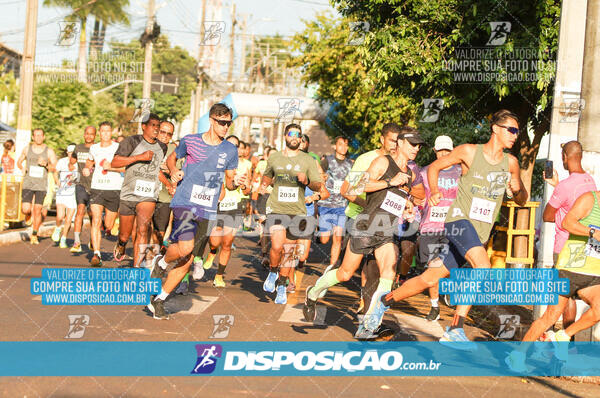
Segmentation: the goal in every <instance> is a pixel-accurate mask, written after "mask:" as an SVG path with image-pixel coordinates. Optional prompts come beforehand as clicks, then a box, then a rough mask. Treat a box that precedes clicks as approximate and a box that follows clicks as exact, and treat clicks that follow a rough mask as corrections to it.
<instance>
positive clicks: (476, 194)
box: [384, 110, 527, 350]
mask: <svg viewBox="0 0 600 398" xmlns="http://www.w3.org/2000/svg"><path fill="white" fill-rule="evenodd" d="M490 126H491V130H492V134H491V137H490V139H489V141H488V142H487V143H485V144H483V145H473V144H464V145H460V146H458V147H456V148H454V150H453V151H452V152H450V154H449V155H448V156H445V157H442V158H440V159H438V160H436V161H435V162H433V163H432V164H431V165H430V166H429V170H428V172H427V179H428V181H429V184H430V189H431V195H430V198H429V205H430V206H437V205H438V204H439V203H440V201H441V199H442V195H441V194H440V192H439V190H438V176H439V173H440V170H444V169H446V168H448V167H451V166H453V165H455V164H460V165H461V167H462V169H463V173H464V174H463V176H462V177H461V179H460V181H459V188H458V194H457V197H456V200H455V201H454V203H453V204H452V206H451V207H450V208H449V209H448V214H447V216H446V220H445V225H444V230H445V233H446V241H447V243H443V247H441V248H440V250H439V258H437V259H434V260H433V261H431V262H430V263H429V267H428V268H427V270H426V271H425V272H423V273H422V274H421V275H419V276H417V277H415V278H412V279H410V280H408V281H406V282H405V283H404V284H403V285H402V286H400V287H399V288H398V289H396V290H394V291H393V292H391V293H389V294H388V295H387V296H385V298H384V301H385V303H386V304H391V302H392V301H400V300H404V299H406V298H408V297H412V296H414V295H416V294H418V293H421V292H422V291H423V290H425V289H427V288H428V287H430V286H433V285H435V284H436V283H437V282H438V281H439V280H440V279H441V278H445V277H447V276H448V275H449V274H450V271H449V270H450V269H451V268H456V267H459V266H462V265H464V264H465V262H466V261H468V262H469V264H470V265H471V266H472V267H473V268H490V266H491V264H490V259H489V257H488V255H487V251H486V250H485V248H484V247H483V243H484V242H485V241H486V240H487V239H488V237H489V233H490V231H491V228H492V225H493V224H494V221H495V220H496V216H497V215H498V212H499V211H500V206H501V204H502V199H503V196H504V191H505V189H510V191H511V192H512V194H513V195H514V201H515V202H517V204H519V205H521V206H522V205H524V204H525V202H526V201H527V191H526V190H525V189H524V188H523V183H522V182H521V177H520V175H519V174H520V168H519V162H518V160H517V159H516V158H515V157H514V156H512V155H508V154H505V153H504V150H506V149H510V148H512V146H513V145H514V143H515V141H516V140H517V137H518V135H519V124H518V122H517V116H516V115H515V114H514V113H512V112H510V111H507V110H500V111H498V112H496V113H494V115H492V118H491V121H490ZM469 309H470V306H458V307H457V308H456V314H455V315H454V319H453V320H452V324H451V326H450V327H449V328H447V329H446V332H445V333H444V335H443V336H442V338H441V339H440V342H442V343H448V344H451V345H452V347H453V348H458V349H464V350H471V349H474V347H473V344H472V343H470V341H469V339H468V338H467V336H466V335H465V332H464V330H463V323H464V320H465V317H466V316H467V314H468V312H469Z"/></svg>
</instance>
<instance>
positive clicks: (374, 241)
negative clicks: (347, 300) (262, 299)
mask: <svg viewBox="0 0 600 398" xmlns="http://www.w3.org/2000/svg"><path fill="white" fill-rule="evenodd" d="M402 131H404V132H400V134H399V135H398V141H397V144H396V147H395V150H392V152H391V153H390V154H387V155H385V156H379V157H377V158H376V159H375V160H374V161H373V162H372V163H371V165H370V166H369V168H368V170H367V173H368V178H369V179H368V182H367V183H366V185H365V187H364V191H365V192H366V193H367V195H366V204H365V207H364V214H361V215H359V216H357V220H356V222H355V224H354V226H353V230H352V231H350V233H351V234H352V237H351V238H350V240H349V242H348V247H347V250H346V253H345V255H344V259H343V261H342V265H341V266H340V267H339V268H338V269H332V270H330V271H327V272H326V273H324V274H323V275H322V276H321V277H320V278H319V279H318V280H317V282H316V283H315V285H314V286H313V287H309V288H307V289H306V300H305V302H304V307H303V313H304V317H305V319H306V320H307V321H309V322H312V321H314V319H315V316H316V304H317V300H318V299H319V298H321V297H323V296H324V294H323V292H326V291H327V290H328V289H329V288H330V287H332V286H335V285H337V284H338V283H341V282H346V281H348V280H350V278H352V276H353V275H354V273H355V272H356V270H357V269H358V267H359V266H360V263H361V261H362V259H363V257H364V256H367V255H370V254H374V256H375V260H376V264H377V267H378V268H379V280H378V283H377V288H376V290H375V292H374V293H373V296H372V299H371V300H370V302H368V303H365V305H366V306H367V311H366V312H365V315H364V317H363V318H362V320H361V322H360V324H359V327H358V330H357V332H356V334H355V335H354V337H355V338H357V339H360V340H366V339H373V338H376V337H377V332H376V331H377V329H378V328H379V326H380V325H381V321H382V320H383V315H384V313H385V311H386V310H387V309H388V308H389V307H386V306H383V305H382V303H381V301H380V298H381V297H383V296H385V295H386V294H387V293H388V292H389V291H390V290H391V289H392V283H393V280H394V275H395V265H396V261H397V258H398V248H397V246H396V243H395V238H394V235H395V233H396V231H397V228H398V221H399V219H404V218H406V217H407V216H408V213H411V212H412V209H413V206H412V203H411V202H410V200H409V192H410V187H411V185H412V184H411V182H412V181H413V180H414V179H415V178H416V175H415V173H414V172H413V171H412V170H410V168H409V167H408V160H409V159H414V157H415V156H416V153H417V152H418V150H419V149H418V145H422V144H424V143H425V141H423V139H422V138H421V137H420V136H419V135H418V133H417V132H416V130H411V134H412V135H408V133H406V129H403V130H402ZM367 283H368V282H367Z"/></svg>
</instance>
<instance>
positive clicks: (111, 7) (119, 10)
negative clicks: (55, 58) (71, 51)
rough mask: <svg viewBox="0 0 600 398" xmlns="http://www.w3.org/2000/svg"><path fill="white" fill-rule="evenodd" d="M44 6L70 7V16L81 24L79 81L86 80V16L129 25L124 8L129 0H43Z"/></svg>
mask: <svg viewBox="0 0 600 398" xmlns="http://www.w3.org/2000/svg"><path fill="white" fill-rule="evenodd" d="M44 6H47V7H64V8H70V9H71V10H72V11H73V13H72V14H71V17H72V18H73V19H74V20H78V21H79V22H80V24H81V26H80V29H81V31H80V34H79V55H78V61H77V75H78V79H79V81H80V82H85V81H87V52H86V50H87V38H86V27H87V19H88V16H90V15H93V16H95V17H96V18H97V19H98V20H99V21H102V22H103V23H104V24H105V25H110V24H114V23H122V24H126V25H129V17H128V15H127V13H126V12H125V8H126V7H127V6H129V0H96V1H95V2H90V1H89V0H44Z"/></svg>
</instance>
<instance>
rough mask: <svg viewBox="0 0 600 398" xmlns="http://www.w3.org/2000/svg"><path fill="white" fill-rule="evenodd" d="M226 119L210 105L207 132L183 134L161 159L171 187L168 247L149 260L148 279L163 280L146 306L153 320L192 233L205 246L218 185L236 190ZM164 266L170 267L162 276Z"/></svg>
mask: <svg viewBox="0 0 600 398" xmlns="http://www.w3.org/2000/svg"><path fill="white" fill-rule="evenodd" d="M232 116H233V115H232V111H231V109H229V107H227V105H225V104H221V103H218V104H215V105H213V106H212V107H211V108H210V111H209V123H210V127H209V129H208V131H206V132H204V133H200V134H190V135H186V136H185V137H183V138H182V139H181V141H180V143H179V145H178V146H177V148H176V149H175V150H174V151H173V153H172V154H171V155H170V156H169V157H168V158H167V167H168V168H169V172H170V174H171V181H172V182H173V183H174V184H177V189H176V190H175V195H174V196H173V199H172V200H171V209H172V211H173V225H172V232H171V236H170V240H171V242H173V243H171V244H170V245H169V247H168V248H167V252H166V253H165V255H164V256H162V255H158V256H156V257H154V259H153V260H152V274H151V275H152V277H153V278H162V277H163V276H165V275H166V276H167V278H166V280H165V281H164V282H163V285H162V290H161V292H160V294H159V295H158V296H156V297H154V298H153V299H152V300H151V302H150V304H149V305H148V309H149V310H150V311H151V312H152V314H153V315H154V319H169V316H168V314H167V312H166V311H165V309H164V301H165V300H166V299H167V297H168V296H169V294H170V293H171V292H172V291H173V290H174V289H175V287H177V285H178V284H179V283H180V282H181V281H182V280H183V278H184V277H185V275H186V274H187V273H188V271H189V269H190V265H191V263H192V256H191V254H192V250H193V249H194V237H195V236H196V234H197V236H198V239H200V240H202V241H203V242H206V241H207V240H208V237H209V236H210V232H211V230H212V228H213V227H214V226H215V219H216V213H217V205H218V201H219V195H220V193H221V186H222V185H223V181H225V186H226V188H227V189H231V190H234V189H236V188H237V186H236V185H234V180H233V177H234V172H235V169H236V167H237V165H238V153H237V148H236V147H235V145H233V144H232V143H231V142H229V141H226V140H225V136H226V135H227V131H228V130H229V126H230V125H231V123H232ZM177 159H185V165H184V166H183V169H181V170H180V169H179V168H178V167H177V164H176V161H177ZM204 244H205V243H204ZM169 265H173V266H174V268H173V269H172V270H171V271H170V272H168V274H167V268H168V267H169Z"/></svg>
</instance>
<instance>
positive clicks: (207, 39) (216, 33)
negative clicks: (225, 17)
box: [200, 21, 225, 46]
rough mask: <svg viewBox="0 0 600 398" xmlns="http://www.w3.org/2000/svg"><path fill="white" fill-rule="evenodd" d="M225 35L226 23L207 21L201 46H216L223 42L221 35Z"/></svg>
mask: <svg viewBox="0 0 600 398" xmlns="http://www.w3.org/2000/svg"><path fill="white" fill-rule="evenodd" d="M223 33H225V22H224V21H206V22H204V37H203V38H202V41H201V42H200V45H201V46H216V45H218V44H219V42H220V41H221V35H222V34H223Z"/></svg>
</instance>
